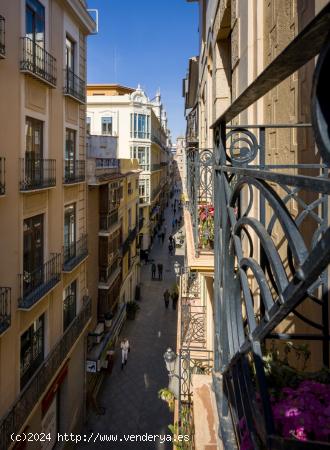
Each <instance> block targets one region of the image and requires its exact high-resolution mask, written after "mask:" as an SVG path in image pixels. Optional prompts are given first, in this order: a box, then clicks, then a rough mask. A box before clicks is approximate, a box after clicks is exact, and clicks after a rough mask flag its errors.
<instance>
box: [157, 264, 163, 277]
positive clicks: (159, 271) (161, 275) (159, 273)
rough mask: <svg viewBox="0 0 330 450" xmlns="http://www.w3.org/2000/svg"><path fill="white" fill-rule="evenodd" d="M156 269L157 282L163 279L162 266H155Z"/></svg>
mask: <svg viewBox="0 0 330 450" xmlns="http://www.w3.org/2000/svg"><path fill="white" fill-rule="evenodd" d="M157 268H158V280H162V279H163V264H157Z"/></svg>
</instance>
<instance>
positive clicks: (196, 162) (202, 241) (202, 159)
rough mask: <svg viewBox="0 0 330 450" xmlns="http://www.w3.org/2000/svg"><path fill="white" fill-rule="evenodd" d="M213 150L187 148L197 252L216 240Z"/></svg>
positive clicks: (191, 213)
mask: <svg viewBox="0 0 330 450" xmlns="http://www.w3.org/2000/svg"><path fill="white" fill-rule="evenodd" d="M213 161H214V158H213V150H210V149H203V150H200V149H198V148H193V147H190V148H188V149H187V191H188V197H189V212H190V215H191V223H192V227H193V236H194V244H195V253H196V255H198V254H199V252H200V250H201V248H208V249H211V247H213V242H214V219H213V216H214V207H213Z"/></svg>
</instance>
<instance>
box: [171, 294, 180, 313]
mask: <svg viewBox="0 0 330 450" xmlns="http://www.w3.org/2000/svg"><path fill="white" fill-rule="evenodd" d="M171 297H172V308H173V309H176V305H177V303H178V298H179V294H178V293H177V291H173V292H172V294H171Z"/></svg>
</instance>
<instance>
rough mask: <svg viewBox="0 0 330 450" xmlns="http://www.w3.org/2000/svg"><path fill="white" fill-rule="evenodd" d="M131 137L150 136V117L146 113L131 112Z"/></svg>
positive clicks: (145, 137) (142, 137) (146, 137)
mask: <svg viewBox="0 0 330 450" xmlns="http://www.w3.org/2000/svg"><path fill="white" fill-rule="evenodd" d="M130 124H131V137H133V138H139V139H149V138H150V117H149V116H147V115H146V114H137V113H131V121H130Z"/></svg>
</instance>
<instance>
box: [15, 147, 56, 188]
mask: <svg viewBox="0 0 330 450" xmlns="http://www.w3.org/2000/svg"><path fill="white" fill-rule="evenodd" d="M20 165H21V180H20V190H21V191H33V190H37V189H45V188H49V187H53V186H56V160H55V159H42V158H34V157H30V156H28V155H27V156H26V158H21V159H20Z"/></svg>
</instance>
